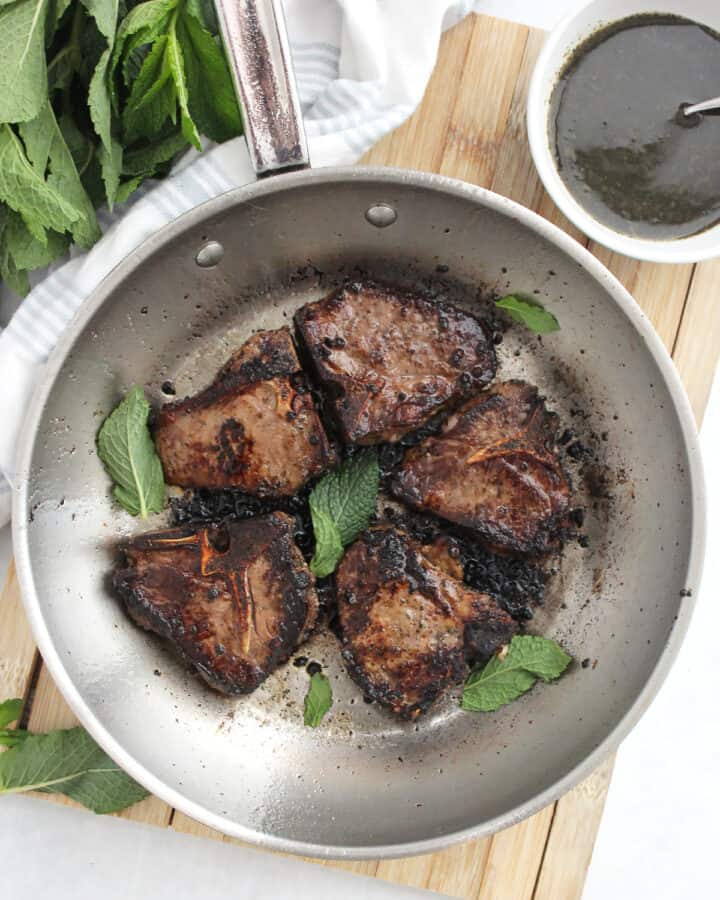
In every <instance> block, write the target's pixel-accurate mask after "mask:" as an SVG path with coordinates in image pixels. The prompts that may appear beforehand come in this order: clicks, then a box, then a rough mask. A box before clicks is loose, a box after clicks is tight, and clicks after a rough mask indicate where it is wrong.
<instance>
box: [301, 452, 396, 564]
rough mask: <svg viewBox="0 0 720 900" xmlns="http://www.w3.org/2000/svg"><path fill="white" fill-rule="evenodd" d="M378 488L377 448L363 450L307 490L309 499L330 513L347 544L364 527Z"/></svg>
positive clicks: (371, 513) (370, 513) (369, 515)
mask: <svg viewBox="0 0 720 900" xmlns="http://www.w3.org/2000/svg"><path fill="white" fill-rule="evenodd" d="M379 489H380V467H379V465H378V459H377V452H376V451H375V450H363V451H361V452H360V453H356V454H355V455H354V456H351V457H350V458H349V459H346V460H345V462H343V463H342V465H341V466H339V468H337V469H335V471H334V472H330V473H329V474H328V475H326V476H325V477H324V478H323V479H322V480H321V481H319V482H318V484H316V485H315V487H314V488H313V490H312V492H311V494H310V503H311V505H315V506H316V507H317V508H319V509H322V510H323V511H324V512H326V513H327V514H328V515H329V516H330V518H331V519H332V520H333V521H334V522H335V524H336V526H337V529H338V531H339V532H340V538H341V540H342V542H343V546H345V547H347V545H348V544H350V543H352V542H353V541H354V540H355V538H356V537H357V536H358V535H359V534H360V532H361V531H364V530H365V528H367V525H368V522H369V521H370V519H371V517H372V516H373V514H374V513H375V507H376V504H377V495H378V490H379Z"/></svg>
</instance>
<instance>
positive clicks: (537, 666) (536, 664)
mask: <svg viewBox="0 0 720 900" xmlns="http://www.w3.org/2000/svg"><path fill="white" fill-rule="evenodd" d="M571 661H572V657H571V656H569V655H568V654H567V653H566V652H565V651H564V650H563V649H562V647H561V646H560V645H559V644H557V643H556V642H555V641H553V640H550V639H549V638H544V637H535V636H533V635H529V634H526V635H516V636H515V637H514V638H513V639H512V640H511V641H510V644H509V645H508V647H507V648H506V651H501V653H499V654H497V655H496V656H493V657H492V659H490V661H489V662H488V663H486V665H485V666H484V667H479V668H476V669H474V670H473V671H472V672H471V673H470V675H469V677H468V679H467V681H466V682H465V688H464V690H463V695H462V700H461V701H460V705H461V706H462V708H463V709H466V710H469V711H471V712H494V711H495V710H496V709H499V708H500V707H501V706H505V705H506V704H507V703H512V701H513V700H516V699H517V698H518V697H520V696H522V695H523V694H524V693H526V692H527V691H529V690H530V688H531V687H532V686H533V685H534V684H535V682H536V681H537V680H538V678H540V679H542V680H543V681H553V680H554V679H556V678H559V677H560V675H562V673H563V672H564V671H565V669H566V668H567V667H568V665H569V664H570V662H571Z"/></svg>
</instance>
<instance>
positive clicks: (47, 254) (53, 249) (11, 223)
mask: <svg viewBox="0 0 720 900" xmlns="http://www.w3.org/2000/svg"><path fill="white" fill-rule="evenodd" d="M4 240H5V241H6V242H7V253H8V255H9V257H10V258H11V259H12V262H13V264H14V266H15V269H16V270H17V271H22V270H23V269H25V270H28V271H32V270H33V269H39V268H41V267H42V266H47V265H49V264H50V263H51V262H54V261H55V260H56V259H59V258H60V257H61V256H62V255H63V254H64V253H66V252H67V249H68V245H69V243H70V241H69V238H68V237H67V236H66V235H64V234H58V233H57V231H46V232H45V241H46V242H45V244H42V243H41V242H40V241H39V240H38V239H37V238H36V237H35V236H34V235H33V234H32V233H31V232H30V231H29V230H28V227H27V225H26V224H25V222H24V221H23V218H22V216H21V215H20V214H19V213H16V212H15V211H14V210H10V211H9V217H8V222H7V229H6V231H5V235H4Z"/></svg>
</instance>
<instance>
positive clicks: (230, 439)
mask: <svg viewBox="0 0 720 900" xmlns="http://www.w3.org/2000/svg"><path fill="white" fill-rule="evenodd" d="M155 444H156V446H157V450H158V453H159V454H160V459H161V460H162V464H163V470H164V472H165V480H166V481H167V482H168V483H169V484H176V485H180V486H181V487H204V488H224V487H237V488H240V489H242V490H243V491H246V492H247V493H249V494H254V495H256V496H258V497H284V496H290V495H291V494H294V493H295V492H296V491H297V490H299V489H300V488H301V487H302V486H303V485H304V484H305V482H306V481H308V480H309V479H310V478H313V477H315V476H317V475H320V474H321V473H322V472H324V471H325V469H327V468H328V467H329V466H330V465H332V464H333V463H334V462H335V454H334V452H333V450H332V448H331V447H330V445H329V443H328V440H327V436H326V435H325V431H324V430H323V427H322V424H321V422H320V419H319V417H318V414H317V412H316V411H315V407H314V406H313V401H312V397H311V394H310V392H309V391H308V389H307V387H306V386H305V383H304V380H303V376H302V374H301V371H300V363H299V362H298V358H297V354H296V353H295V348H294V346H293V343H292V338H291V337H290V332H289V330H288V329H287V328H281V329H279V330H278V331H263V332H259V333H258V334H256V335H254V336H253V337H251V338H250V340H248V341H247V342H246V343H245V344H244V345H243V346H242V347H241V348H240V349H239V350H238V351H237V352H236V353H235V354H234V355H233V356H232V357H231V359H230V360H229V361H228V362H227V363H226V364H225V366H223V368H222V369H221V370H220V371H219V372H218V374H217V376H216V378H215V381H214V382H213V383H212V384H211V385H210V387H208V388H206V389H205V390H204V391H201V393H199V394H197V395H195V396H194V397H188V398H186V399H185V400H180V401H175V402H173V403H168V404H166V405H165V406H163V407H162V409H161V410H160V413H159V414H158V417H157V424H156V427H155Z"/></svg>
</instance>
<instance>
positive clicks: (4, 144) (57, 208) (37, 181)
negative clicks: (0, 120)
mask: <svg viewBox="0 0 720 900" xmlns="http://www.w3.org/2000/svg"><path fill="white" fill-rule="evenodd" d="M0 200H2V201H4V202H5V203H7V205H8V206H9V207H11V208H12V209H14V210H15V211H16V212H19V213H20V215H21V216H22V217H23V219H24V220H25V224H26V225H27V227H28V229H29V230H30V231H31V232H32V234H33V235H35V237H36V238H37V239H38V240H39V241H40V242H41V243H45V242H46V241H44V240H43V238H44V229H53V230H55V231H71V230H72V227H73V225H74V224H75V223H76V222H77V221H78V219H79V218H80V217H81V215H82V214H81V212H80V211H79V210H77V209H76V208H75V207H74V206H73V205H72V204H71V203H70V202H68V200H66V199H65V198H64V197H63V196H62V194H60V193H59V192H58V191H57V190H55V189H53V188H52V187H51V186H50V185H49V184H48V183H47V182H46V181H45V179H44V178H43V176H42V175H41V174H39V173H38V172H37V171H36V169H35V168H34V167H33V166H32V164H31V163H30V161H29V160H28V158H27V157H26V155H25V152H24V150H23V146H22V144H21V142H20V139H19V138H18V136H17V135H16V134H15V132H14V131H13V130H12V128H11V127H10V126H9V125H0Z"/></svg>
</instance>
